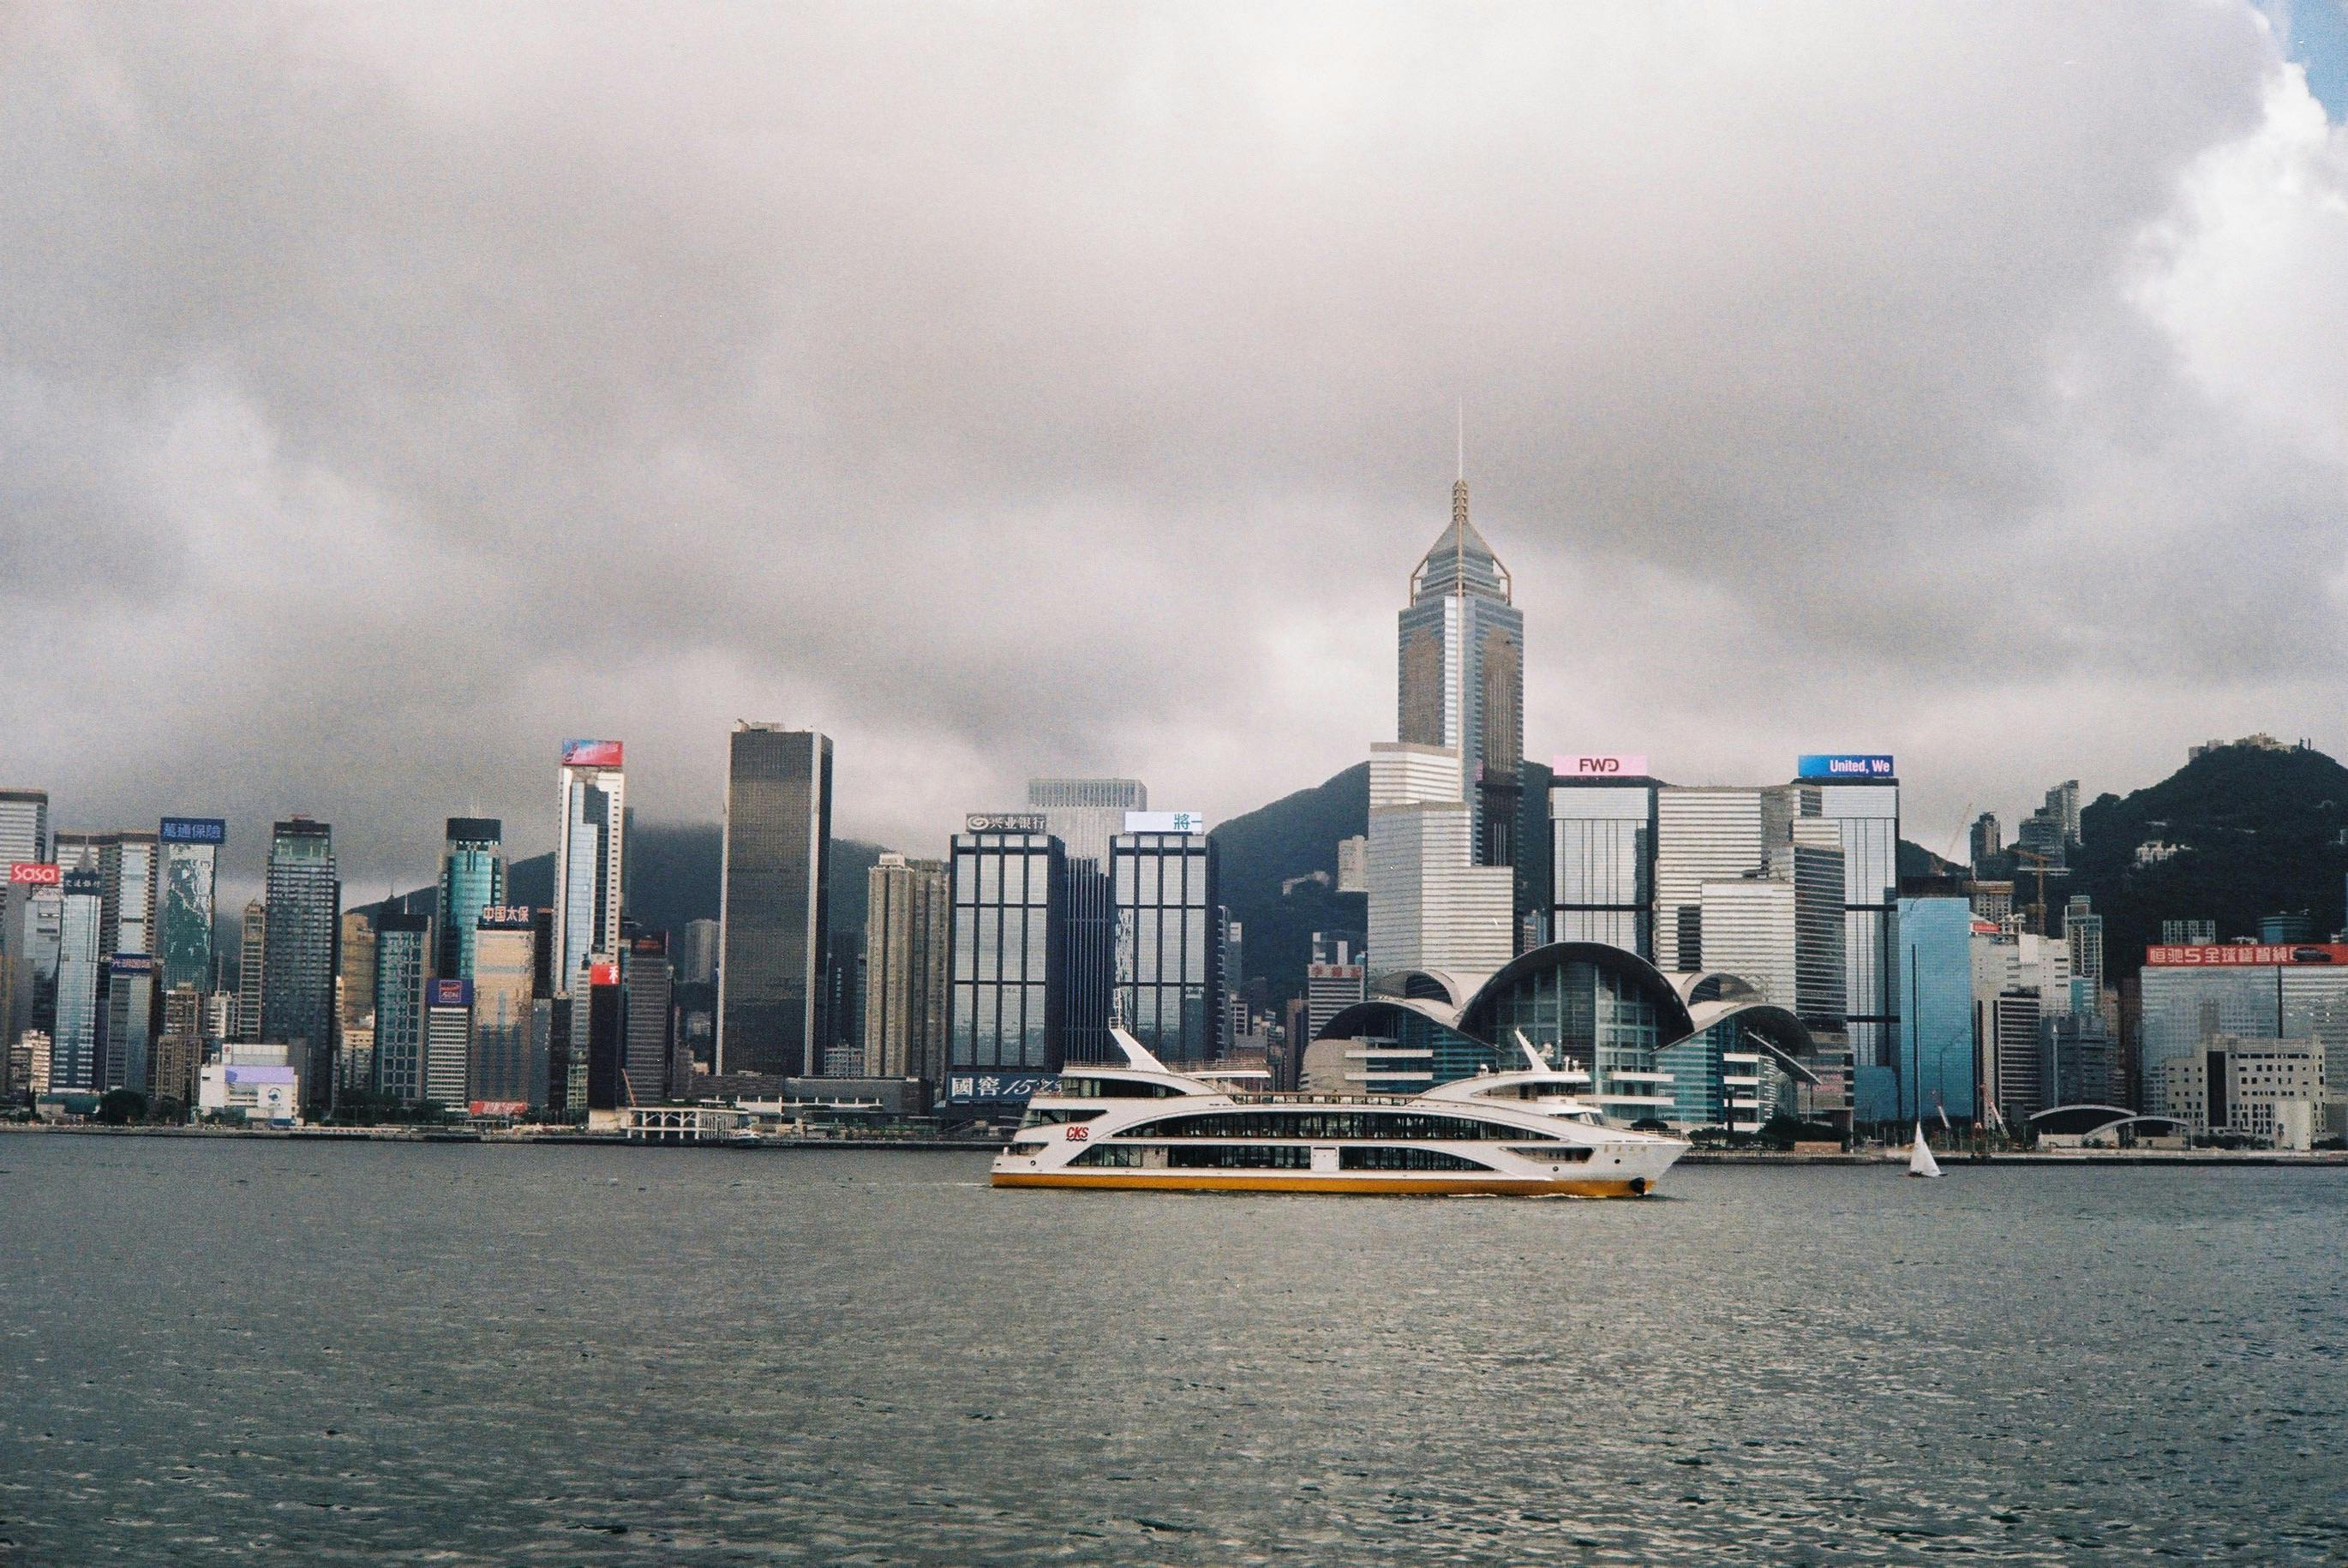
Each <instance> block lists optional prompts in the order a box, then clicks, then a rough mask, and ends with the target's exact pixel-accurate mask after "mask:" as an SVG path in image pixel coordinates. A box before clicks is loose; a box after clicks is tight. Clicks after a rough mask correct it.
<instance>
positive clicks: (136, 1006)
mask: <svg viewBox="0 0 2348 1568" xmlns="http://www.w3.org/2000/svg"><path fill="white" fill-rule="evenodd" d="M154 1045H155V959H154V955H153V954H146V953H118V954H114V955H113V956H112V957H111V958H108V960H107V961H106V1029H105V1034H104V1037H103V1039H102V1041H101V1048H102V1049H103V1050H104V1052H105V1057H106V1059H105V1065H104V1066H103V1068H100V1070H99V1074H98V1082H99V1086H100V1087H101V1088H127V1089H130V1090H132V1091H134V1092H136V1093H139V1094H144V1093H146V1092H147V1078H148V1067H149V1056H150V1053H151V1052H152V1050H153V1048H154Z"/></svg>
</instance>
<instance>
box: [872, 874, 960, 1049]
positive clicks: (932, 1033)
mask: <svg viewBox="0 0 2348 1568" xmlns="http://www.w3.org/2000/svg"><path fill="white" fill-rule="evenodd" d="M864 886H865V903H864V910H865V913H864V974H865V983H864V1068H865V1071H867V1072H869V1073H870V1074H872V1075H873V1076H875V1077H877V1078H922V1079H924V1080H926V1081H927V1082H929V1083H932V1084H935V1083H937V1082H938V1081H939V1080H940V1078H942V1077H943V1076H944V1072H945V1055H944V1052H945V1038H946V944H947V943H948V942H949V941H951V940H952V937H953V886H952V885H951V883H950V882H949V881H948V878H947V872H946V866H945V862H944V861H917V860H909V859H907V858H906V857H905V856H903V855H900V854H893V853H891V854H884V855H882V856H881V857H880V863H879V864H877V865H875V866H874V867H873V868H872V869H871V870H870V872H866V873H865V883H864Z"/></svg>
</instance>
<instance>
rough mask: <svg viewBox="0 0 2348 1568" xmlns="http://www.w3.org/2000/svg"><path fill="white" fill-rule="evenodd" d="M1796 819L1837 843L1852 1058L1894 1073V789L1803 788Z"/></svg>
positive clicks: (1882, 784)
mask: <svg viewBox="0 0 2348 1568" xmlns="http://www.w3.org/2000/svg"><path fill="white" fill-rule="evenodd" d="M1800 788H1801V801H1802V808H1801V810H1802V815H1803V816H1805V817H1817V818H1822V819H1824V820H1827V821H1829V822H1832V823H1833V824H1834V825H1835V830H1836V831H1837V833H1838V835H1839V836H1840V838H1841V840H1842V872H1843V898H1842V907H1843V939H1842V946H1843V966H1844V981H1843V993H1844V997H1845V1006H1846V1007H1847V1008H1848V1010H1849V1026H1848V1027H1849V1035H1850V1049H1851V1057H1852V1059H1853V1060H1854V1061H1855V1062H1857V1063H1858V1065H1859V1066H1860V1067H1862V1068H1894V1067H1897V1066H1898V1065H1899V1056H1900V1038H1901V1036H1900V973H1899V952H1900V909H1899V898H1900V785H1899V781H1898V780H1897V779H1888V778H1878V779H1869V780H1868V781H1867V782H1865V783H1830V784H1816V785H1809V784H1806V785H1803V786H1801V787H1800Z"/></svg>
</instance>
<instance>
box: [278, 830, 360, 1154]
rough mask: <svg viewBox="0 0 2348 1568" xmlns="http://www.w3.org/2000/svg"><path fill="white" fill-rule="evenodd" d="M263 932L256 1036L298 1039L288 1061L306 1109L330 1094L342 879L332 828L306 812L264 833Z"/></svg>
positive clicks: (289, 1042) (290, 1043) (326, 1099)
mask: <svg viewBox="0 0 2348 1568" xmlns="http://www.w3.org/2000/svg"><path fill="white" fill-rule="evenodd" d="M268 885H269V900H268V903H269V936H268V946H267V951H266V953H265V954H264V955H263V969H264V973H263V981H262V988H261V1037H262V1040H263V1042H264V1043H267V1042H277V1043H282V1044H284V1045H287V1046H299V1047H301V1049H300V1050H299V1051H298V1052H296V1053H294V1054H293V1065H294V1066H295V1067H297V1068H300V1069H301V1072H302V1084H303V1093H304V1095H306V1096H308V1097H309V1100H310V1105H311V1107H312V1108H314V1109H324V1107H325V1106H326V1105H327V1104H328V1102H329V1101H330V1100H331V1099H332V1097H333V1085H334V1077H335V1074H334V1067H335V938H336V937H337V936H339V935H340V934H341V919H342V899H343V884H342V882H341V880H340V878H339V877H337V876H336V874H335V839H334V830H333V829H331V828H329V827H328V826H327V825H326V824H325V823H324V822H314V821H312V820H310V819H309V818H307V817H294V818H292V819H290V820H286V821H283V822H279V823H277V824H276V825H275V826H274V827H273V828H272V829H271V830H270V839H269V884H268Z"/></svg>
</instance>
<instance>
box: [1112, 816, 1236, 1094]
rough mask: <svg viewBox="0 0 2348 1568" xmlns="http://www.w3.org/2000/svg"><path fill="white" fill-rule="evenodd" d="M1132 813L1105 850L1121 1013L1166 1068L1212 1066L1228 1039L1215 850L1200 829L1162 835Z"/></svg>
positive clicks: (1152, 824)
mask: <svg viewBox="0 0 2348 1568" xmlns="http://www.w3.org/2000/svg"><path fill="white" fill-rule="evenodd" d="M1159 815H1162V813H1150V812H1142V811H1136V812H1131V813H1128V816H1127V817H1126V830H1125V831H1123V832H1121V833H1119V834H1117V837H1116V838H1114V839H1112V840H1111V841H1109V883H1110V888H1111V896H1112V897H1113V898H1114V899H1115V901H1116V909H1117V1010H1118V1012H1119V1013H1120V1014H1121V1015H1122V1016H1123V1017H1124V1020H1125V1026H1126V1028H1127V1029H1128V1031H1129V1032H1130V1033H1131V1034H1132V1035H1133V1037H1134V1038H1136V1039H1138V1040H1139V1041H1140V1042H1141V1044H1142V1045H1143V1046H1144V1047H1147V1048H1148V1050H1149V1051H1151V1052H1152V1053H1154V1054H1155V1055H1156V1056H1157V1057H1159V1059H1160V1060H1161V1061H1166V1062H1169V1063H1170V1062H1186V1063H1197V1062H1203V1061H1206V1060H1209V1059H1210V1058H1211V1057H1213V1056H1214V1055H1215V1052H1216V1050H1217V1048H1218V1043H1219V1042H1220V1039H1221V1037H1222V1016H1223V975H1222V963H1221V958H1222V951H1221V949H1222V943H1221V940H1220V938H1221V931H1220V925H1219V923H1218V922H1217V920H1216V915H1217V912H1218V910H1219V909H1220V905H1221V899H1220V890H1219V889H1218V888H1217V886H1216V869H1217V868H1216V864H1215V841H1214V840H1212V839H1211V838H1210V837H1208V835H1207V832H1206V829H1205V826H1204V823H1203V821H1201V822H1200V823H1199V825H1198V826H1196V827H1192V828H1189V829H1187V830H1182V831H1159V830H1156V829H1157V828H1158V827H1159V823H1158V822H1157V821H1156V820H1155V818H1156V817H1157V816H1159Z"/></svg>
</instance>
